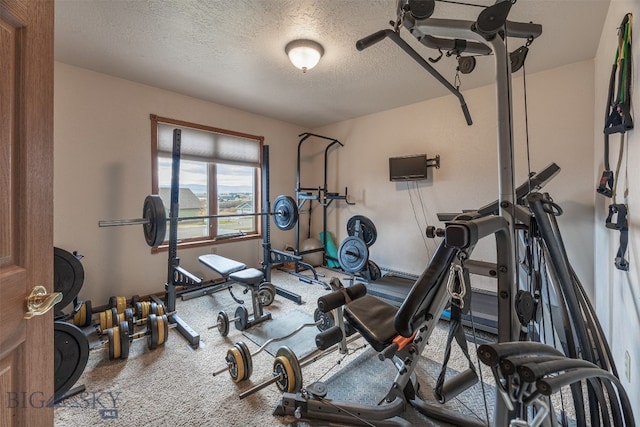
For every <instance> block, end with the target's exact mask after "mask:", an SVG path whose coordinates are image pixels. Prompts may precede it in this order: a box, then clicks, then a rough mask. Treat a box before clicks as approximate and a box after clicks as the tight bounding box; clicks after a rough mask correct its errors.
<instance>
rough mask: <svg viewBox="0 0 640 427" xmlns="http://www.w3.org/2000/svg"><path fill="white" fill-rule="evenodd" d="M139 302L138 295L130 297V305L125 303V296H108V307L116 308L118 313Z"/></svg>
mask: <svg viewBox="0 0 640 427" xmlns="http://www.w3.org/2000/svg"><path fill="white" fill-rule="evenodd" d="M138 302H140V297H139V296H138V295H134V296H132V297H131V305H127V297H123V296H112V297H109V305H108V307H109V308H115V309H116V310H118V313H124V310H125V309H126V308H127V307H130V308H134V307H135V306H136V303H138Z"/></svg>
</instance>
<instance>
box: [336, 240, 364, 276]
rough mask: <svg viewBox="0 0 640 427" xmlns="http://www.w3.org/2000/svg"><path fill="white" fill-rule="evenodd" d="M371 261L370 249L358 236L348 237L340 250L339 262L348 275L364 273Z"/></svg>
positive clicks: (341, 244)
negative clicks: (368, 262)
mask: <svg viewBox="0 0 640 427" xmlns="http://www.w3.org/2000/svg"><path fill="white" fill-rule="evenodd" d="M368 260H369V248H368V247H367V245H366V244H365V243H364V241H363V240H362V239H360V238H359V237H356V236H350V237H347V238H346V239H344V240H343V241H342V243H340V247H339V248H338V262H340V266H341V267H342V269H343V270H344V271H346V272H348V273H357V272H359V271H362V270H363V269H364V267H365V266H366V265H367V261H368Z"/></svg>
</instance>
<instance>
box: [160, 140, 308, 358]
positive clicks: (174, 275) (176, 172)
mask: <svg viewBox="0 0 640 427" xmlns="http://www.w3.org/2000/svg"><path fill="white" fill-rule="evenodd" d="M181 135H182V131H181V130H180V129H174V130H173V147H172V154H171V158H172V163H171V193H170V194H171V202H170V203H171V204H170V210H169V245H168V249H169V250H168V253H169V255H168V261H167V282H166V283H165V296H164V304H165V306H166V307H167V311H168V312H170V313H173V314H171V315H170V316H169V320H170V321H171V323H175V324H176V328H177V329H178V331H179V332H180V333H181V334H182V335H183V336H184V337H185V338H186V339H187V341H189V343H190V344H191V346H192V347H193V348H198V346H199V345H200V335H199V334H198V333H197V332H196V331H194V330H193V329H192V328H191V327H190V326H189V325H188V324H187V323H186V322H185V321H183V320H182V319H181V318H180V317H179V316H178V315H177V314H176V313H175V311H176V296H177V290H176V287H177V286H202V279H200V278H199V277H196V276H195V275H193V274H191V273H190V272H188V271H187V270H185V269H184V268H182V267H180V258H179V257H178V219H179V218H178V213H179V212H178V211H179V195H180V181H179V180H180V157H181V143H182V141H181V139H182V136H181ZM262 156H263V167H262V195H263V212H266V213H268V212H270V204H269V146H267V145H264V146H263V147H262ZM262 218H263V223H262V224H263V231H262V239H263V243H262V246H263V250H264V259H263V263H262V271H263V275H264V278H265V280H266V281H270V279H271V267H272V265H274V264H279V263H284V262H291V261H295V262H301V259H302V258H301V257H299V256H292V255H291V254H287V253H286V252H280V251H276V250H273V249H271V241H270V239H271V233H270V229H269V226H270V219H269V217H268V215H263V216H262ZM213 287H214V288H216V290H221V289H223V287H220V288H219V289H218V287H219V286H218V285H217V284H216V285H213ZM274 287H275V288H276V293H277V294H278V295H281V296H283V297H285V298H287V299H290V300H292V301H294V302H296V303H298V304H301V303H302V298H301V297H300V295H298V294H295V293H293V292H289V291H287V290H285V289H282V288H279V287H277V286H274ZM203 295H204V294H203ZM152 299H154V300H156V302H161V301H160V299H159V298H158V297H155V296H152Z"/></svg>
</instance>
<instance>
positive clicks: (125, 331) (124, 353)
mask: <svg viewBox="0 0 640 427" xmlns="http://www.w3.org/2000/svg"><path fill="white" fill-rule="evenodd" d="M118 329H119V330H120V358H121V359H127V358H128V357H129V331H131V332H133V329H129V323H128V322H120V325H119V326H118Z"/></svg>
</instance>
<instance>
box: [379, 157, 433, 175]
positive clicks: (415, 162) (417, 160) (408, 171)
mask: <svg viewBox="0 0 640 427" xmlns="http://www.w3.org/2000/svg"><path fill="white" fill-rule="evenodd" d="M427 169H428V166H427V155H426V154H417V155H415V156H403V157H390V158H389V181H418V180H421V179H427Z"/></svg>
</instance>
